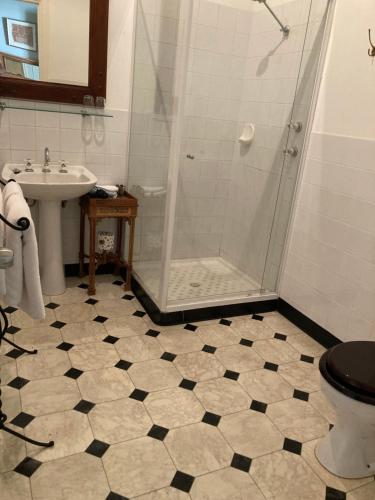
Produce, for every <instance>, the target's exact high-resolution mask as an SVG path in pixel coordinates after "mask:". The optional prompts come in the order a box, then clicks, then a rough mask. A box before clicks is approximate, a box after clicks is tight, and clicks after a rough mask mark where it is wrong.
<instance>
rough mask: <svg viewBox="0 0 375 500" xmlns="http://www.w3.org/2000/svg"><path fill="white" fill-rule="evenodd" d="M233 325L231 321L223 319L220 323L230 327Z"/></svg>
mask: <svg viewBox="0 0 375 500" xmlns="http://www.w3.org/2000/svg"><path fill="white" fill-rule="evenodd" d="M231 324H232V322H231V321H229V319H221V320H220V321H219V325H224V326H230V325H231Z"/></svg>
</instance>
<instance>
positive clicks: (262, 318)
mask: <svg viewBox="0 0 375 500" xmlns="http://www.w3.org/2000/svg"><path fill="white" fill-rule="evenodd" d="M252 318H253V319H255V320H257V321H263V320H264V316H261V315H260V314H253V315H252Z"/></svg>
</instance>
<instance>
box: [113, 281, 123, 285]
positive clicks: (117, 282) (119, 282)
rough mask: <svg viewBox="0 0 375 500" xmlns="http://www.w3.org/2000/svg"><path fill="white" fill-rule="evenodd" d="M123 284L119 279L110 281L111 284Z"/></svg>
mask: <svg viewBox="0 0 375 500" xmlns="http://www.w3.org/2000/svg"><path fill="white" fill-rule="evenodd" d="M123 284H124V282H123V281H121V280H115V281H112V285H116V286H121V285H123Z"/></svg>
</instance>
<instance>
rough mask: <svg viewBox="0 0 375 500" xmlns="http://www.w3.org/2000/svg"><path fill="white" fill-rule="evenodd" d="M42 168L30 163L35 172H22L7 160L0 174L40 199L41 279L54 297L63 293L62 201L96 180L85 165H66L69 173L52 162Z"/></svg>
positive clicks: (84, 190)
mask: <svg viewBox="0 0 375 500" xmlns="http://www.w3.org/2000/svg"><path fill="white" fill-rule="evenodd" d="M42 168H43V167H42V166H41V165H35V164H33V169H34V172H25V166H24V165H20V164H15V163H12V164H10V163H9V164H7V165H5V166H4V168H3V172H2V177H3V179H4V181H9V179H14V180H16V181H17V182H18V183H19V185H20V186H21V188H22V191H23V194H24V196H25V197H26V198H30V199H33V200H39V220H38V222H39V235H38V244H39V245H38V246H39V265H40V278H41V282H42V289H43V293H44V294H45V295H49V296H54V295H61V294H62V293H64V292H65V275H64V265H63V255H62V234H61V201H62V200H71V199H73V198H79V197H80V196H83V195H84V194H86V193H88V192H89V191H90V189H91V188H92V187H93V186H94V185H95V184H96V182H97V179H96V177H95V175H93V174H92V173H91V172H90V171H89V170H87V168H85V167H81V166H74V167H72V166H68V167H67V170H68V173H60V172H59V167H58V166H55V165H53V164H51V165H50V167H49V168H50V169H51V172H46V173H45V172H42ZM19 170H20V172H19V173H16V172H18V171H19ZM77 238H78V234H77ZM77 261H78V255H77Z"/></svg>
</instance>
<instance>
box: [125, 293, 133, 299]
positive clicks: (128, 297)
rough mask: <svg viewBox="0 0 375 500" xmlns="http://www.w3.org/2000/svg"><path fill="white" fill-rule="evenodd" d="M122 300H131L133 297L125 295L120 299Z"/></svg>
mask: <svg viewBox="0 0 375 500" xmlns="http://www.w3.org/2000/svg"><path fill="white" fill-rule="evenodd" d="M122 298H123V299H124V300H133V299H134V298H135V297H134V295H129V294H128V293H127V294H125V295H124V296H123V297H122Z"/></svg>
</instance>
